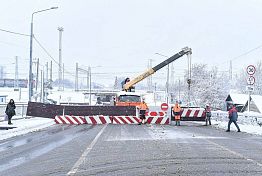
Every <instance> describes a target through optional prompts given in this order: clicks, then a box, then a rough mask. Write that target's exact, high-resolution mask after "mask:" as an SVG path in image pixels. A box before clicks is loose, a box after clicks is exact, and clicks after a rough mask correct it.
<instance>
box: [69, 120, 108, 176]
mask: <svg viewBox="0 0 262 176" xmlns="http://www.w3.org/2000/svg"><path fill="white" fill-rule="evenodd" d="M107 125H108V124H106V125H105V126H104V127H103V128H102V129H101V130H100V132H99V133H98V134H97V135H96V137H95V139H94V140H93V141H92V142H91V144H90V145H88V146H87V148H86V150H85V151H84V153H83V154H82V155H81V156H80V158H79V159H78V161H77V162H76V163H75V165H74V166H73V168H72V169H71V170H70V171H69V172H68V173H67V175H74V174H75V173H76V172H77V170H78V168H79V166H80V165H81V164H82V163H83V161H84V160H85V159H86V156H87V154H88V153H89V152H90V151H91V150H92V148H93V147H94V145H95V144H96V142H97V140H98V138H99V137H100V136H101V134H102V133H103V132H104V130H105V129H106V127H107Z"/></svg>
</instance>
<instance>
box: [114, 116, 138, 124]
mask: <svg viewBox="0 0 262 176" xmlns="http://www.w3.org/2000/svg"><path fill="white" fill-rule="evenodd" d="M139 122H141V119H140V118H138V117H136V116H112V123H113V124H138V123H139Z"/></svg>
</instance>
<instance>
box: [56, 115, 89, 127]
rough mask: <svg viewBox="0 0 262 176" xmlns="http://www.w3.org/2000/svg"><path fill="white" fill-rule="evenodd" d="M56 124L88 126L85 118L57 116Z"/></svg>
mask: <svg viewBox="0 0 262 176" xmlns="http://www.w3.org/2000/svg"><path fill="white" fill-rule="evenodd" d="M55 122H56V123H57V124H72V125H80V124H86V123H87V121H86V119H85V117H84V116H69V115H64V116H55Z"/></svg>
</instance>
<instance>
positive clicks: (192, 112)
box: [181, 108, 205, 118]
mask: <svg viewBox="0 0 262 176" xmlns="http://www.w3.org/2000/svg"><path fill="white" fill-rule="evenodd" d="M181 117H193V118H195V117H205V110H204V109H193V108H191V109H186V108H185V109H182V111H181Z"/></svg>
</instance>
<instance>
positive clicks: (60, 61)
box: [58, 27, 64, 91]
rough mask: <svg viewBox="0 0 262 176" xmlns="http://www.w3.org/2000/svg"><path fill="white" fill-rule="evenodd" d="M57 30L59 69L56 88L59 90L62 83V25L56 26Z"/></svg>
mask: <svg viewBox="0 0 262 176" xmlns="http://www.w3.org/2000/svg"><path fill="white" fill-rule="evenodd" d="M58 31H59V69H58V84H59V87H58V90H59V91H60V90H61V83H62V32H63V31H64V28H63V27H58Z"/></svg>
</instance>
